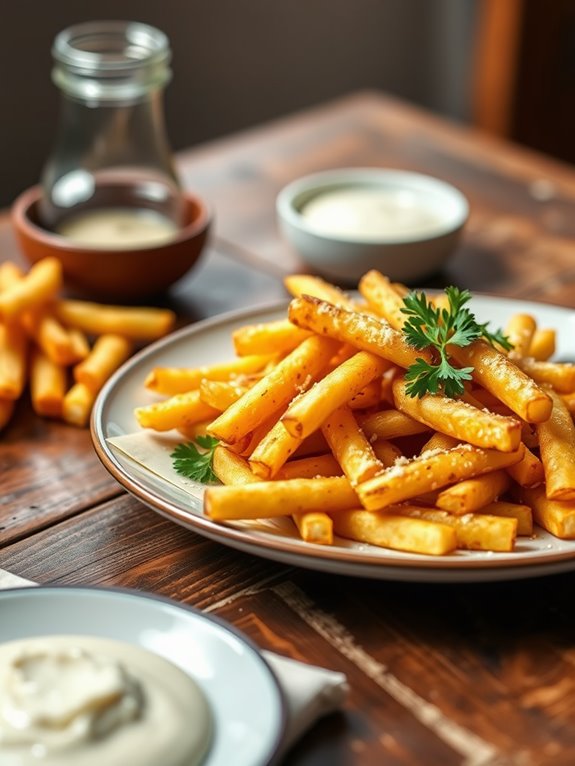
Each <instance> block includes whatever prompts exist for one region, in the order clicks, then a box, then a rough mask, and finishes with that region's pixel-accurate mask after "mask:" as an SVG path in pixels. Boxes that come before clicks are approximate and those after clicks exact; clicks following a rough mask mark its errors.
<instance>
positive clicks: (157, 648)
mask: <svg viewBox="0 0 575 766" xmlns="http://www.w3.org/2000/svg"><path fill="white" fill-rule="evenodd" d="M0 612H1V614H2V621H1V623H0V643H2V642H7V641H15V640H17V639H23V638H33V637H36V636H49V635H83V636H94V637H97V638H111V639H115V640H118V641H122V642H126V643H129V644H135V645H137V646H139V647H143V648H144V649H147V650H148V651H151V652H154V653H155V654H158V655H159V656H160V657H164V658H166V659H167V660H169V661H170V662H172V663H173V664H175V665H176V666H178V667H179V668H180V669H182V670H183V671H184V672H186V673H188V674H189V675H190V676H191V677H192V679H193V680H194V681H195V682H196V683H197V684H198V685H199V687H200V688H201V690H202V692H203V693H204V695H205V697H206V699H207V702H208V704H209V707H210V710H211V713H212V715H213V719H214V735H213V741H212V744H211V746H210V749H209V751H208V753H207V754H206V756H205V757H204V760H203V761H202V766H228V765H229V764H231V763H233V764H234V766H265V765H266V764H268V763H269V762H270V760H271V759H272V758H273V757H274V756H275V754H276V753H277V752H278V749H279V747H280V743H281V739H282V736H283V733H284V730H285V721H286V708H285V702H284V698H283V695H282V693H281V691H280V689H279V686H278V683H277V681H276V678H275V676H274V674H273V672H272V671H271V669H270V667H269V666H268V664H267V663H266V661H265V660H264V659H263V657H262V656H261V655H260V653H259V652H258V650H257V649H256V647H255V646H253V645H252V644H251V642H250V641H248V640H247V639H246V638H245V636H243V635H242V634H240V633H239V632H238V631H236V630H235V629H234V628H232V627H231V626H230V625H228V624H227V623H225V622H223V621H221V620H219V619H218V618H214V617H212V616H207V615H204V614H202V613H201V612H198V611H196V610H195V609H192V608H190V607H185V606H182V605H180V604H177V603H175V602H173V601H170V600H168V599H165V598H160V597H157V596H150V595H145V594H142V593H138V592H136V591H129V590H120V589H107V588H91V587H66V586H64V587H56V586H54V587H52V586H47V587H44V586H42V587H31V588H18V589H13V590H2V591H0ZM0 760H1V758H0Z"/></svg>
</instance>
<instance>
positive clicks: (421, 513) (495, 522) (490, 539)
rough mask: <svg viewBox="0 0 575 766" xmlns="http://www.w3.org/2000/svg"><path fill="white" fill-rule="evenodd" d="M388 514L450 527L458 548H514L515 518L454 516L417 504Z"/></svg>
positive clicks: (479, 514) (472, 515)
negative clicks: (396, 514)
mask: <svg viewBox="0 0 575 766" xmlns="http://www.w3.org/2000/svg"><path fill="white" fill-rule="evenodd" d="M390 513H399V514H401V515H402V516H408V517H409V518H411V519H423V520H425V521H434V522H436V523H439V524H447V525H448V526H450V527H453V529H454V530H455V535H456V538H457V547H458V548H465V549H467V550H474V551H500V552H509V551H512V550H513V547H514V545H515V538H516V537H517V519H515V518H506V517H503V516H487V515H485V514H484V513H467V514H465V515H462V516H455V515H453V514H451V513H448V512H447V511H437V510H434V509H433V508H420V507H418V506H413V505H412V506H403V507H402V506H398V507H394V508H393V509H391V510H390Z"/></svg>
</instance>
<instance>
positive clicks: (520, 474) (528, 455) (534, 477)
mask: <svg viewBox="0 0 575 766" xmlns="http://www.w3.org/2000/svg"><path fill="white" fill-rule="evenodd" d="M505 470H506V471H507V473H508V474H509V476H511V478H512V479H514V480H515V481H516V482H517V484H519V485H520V486H521V487H537V486H539V484H541V483H542V482H543V481H545V472H544V470H543V463H542V462H541V460H539V458H538V457H537V456H536V455H534V454H533V453H532V452H531V450H530V449H529V448H528V447H525V454H524V456H523V458H522V459H521V460H520V461H519V462H518V463H515V465H510V466H508V467H507V468H506V469H505Z"/></svg>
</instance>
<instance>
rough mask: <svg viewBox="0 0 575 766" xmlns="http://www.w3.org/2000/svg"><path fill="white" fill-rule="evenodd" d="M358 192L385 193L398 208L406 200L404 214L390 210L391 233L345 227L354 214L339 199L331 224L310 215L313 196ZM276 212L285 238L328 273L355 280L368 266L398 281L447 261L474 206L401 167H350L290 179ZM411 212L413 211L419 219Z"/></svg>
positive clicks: (453, 190)
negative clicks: (423, 218) (349, 214)
mask: <svg viewBox="0 0 575 766" xmlns="http://www.w3.org/2000/svg"><path fill="white" fill-rule="evenodd" d="M357 190H360V191H361V192H366V191H367V192H370V193H371V192H373V191H375V190H377V191H381V192H383V193H384V194H385V197H386V200H388V199H393V200H395V202H394V205H396V204H397V200H401V205H403V207H402V208H401V209H400V210H399V212H397V211H396V210H395V209H390V210H388V211H387V218H388V228H387V230H386V228H385V227H384V229H383V230H382V231H379V232H373V231H371V232H369V231H367V229H364V228H360V229H357V228H356V232H357V233H353V232H350V231H345V229H344V228H343V227H342V226H341V222H342V220H343V219H347V217H348V213H349V212H350V210H349V209H346V208H345V205H347V204H348V202H349V200H348V201H342V200H341V199H340V201H339V207H338V209H337V211H335V212H334V215H333V217H331V218H330V221H331V223H326V221H325V219H324V220H322V221H321V222H320V223H318V220H317V219H316V220H315V221H314V220H312V218H311V214H310V213H309V211H310V210H311V206H310V203H311V202H312V200H313V201H314V203H315V202H317V200H319V199H320V196H323V197H324V200H323V202H324V204H325V200H327V195H328V194H332V193H334V192H341V191H357ZM332 199H333V197H332ZM385 204H387V202H386V203H385ZM342 205H343V206H344V207H342ZM307 206H310V207H307ZM306 207H307V212H306ZM392 208H393V205H392ZM276 210H277V216H278V222H279V227H280V231H281V232H282V234H283V236H284V237H285V238H286V239H287V240H288V241H289V242H290V243H291V244H292V245H293V246H294V248H295V249H296V250H297V251H298V253H299V254H300V255H301V257H302V259H303V260H304V261H305V262H306V263H307V264H308V265H309V266H311V267H312V268H313V269H314V270H315V271H316V272H318V273H320V274H322V275H323V276H325V277H327V278H329V279H332V280H334V281H338V282H344V283H357V281H358V280H359V278H360V277H361V276H362V274H364V273H365V272H366V271H369V269H378V270H379V271H381V272H382V273H384V274H386V275H387V276H388V277H389V278H390V279H392V280H395V281H401V282H408V283H409V282H414V281H417V280H419V279H421V278H422V277H425V276H428V275H430V274H432V273H433V272H435V271H437V270H438V269H440V268H441V267H442V266H443V265H444V263H445V262H446V260H447V259H448V258H449V256H450V255H451V254H452V252H453V250H454V249H455V247H456V245H457V243H458V240H459V236H460V234H461V230H462V228H463V226H464V224H465V221H466V220H467V217H468V214H469V205H468V203H467V200H466V198H465V197H464V195H463V194H462V193H461V192H460V191H458V190H457V189H456V188H455V187H454V186H451V185H450V184H448V183H445V182H444V181H440V180H438V179H436V178H432V177H431V176H426V175H422V174H420V173H411V172H406V171H402V170H384V169H379V168H345V169H339V170H328V171H325V172H322V173H315V174H313V175H310V176H305V177H304V178H300V179H298V180H296V181H293V182H292V183H290V184H288V186H286V187H285V188H284V189H282V191H281V192H280V194H279V195H278V198H277V203H276ZM410 212H411V213H413V215H414V216H415V218H413V223H410V221H411V219H410V217H409V214H410ZM418 215H420V216H421V215H423V216H425V217H426V221H425V222H423V220H422V219H420V220H419V221H417V216H418ZM308 216H309V217H308ZM380 218H384V216H380ZM400 218H401V225H400V226H399V228H398V225H396V224H399V219H400ZM380 223H381V221H380ZM330 225H332V226H333V228H332V229H330ZM356 226H357V219H356ZM376 228H377V227H376Z"/></svg>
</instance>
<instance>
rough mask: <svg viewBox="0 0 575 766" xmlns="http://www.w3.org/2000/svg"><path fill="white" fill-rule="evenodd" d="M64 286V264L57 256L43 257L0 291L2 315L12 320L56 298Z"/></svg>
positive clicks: (0, 313)
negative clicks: (18, 278) (23, 274)
mask: <svg viewBox="0 0 575 766" xmlns="http://www.w3.org/2000/svg"><path fill="white" fill-rule="evenodd" d="M61 286H62V265H61V263H60V261H59V260H58V259H57V258H52V257H48V258H43V259H42V260H41V261H38V262H37V263H35V264H34V265H33V266H32V268H31V269H30V271H29V272H28V273H27V274H26V275H25V276H24V277H22V279H20V280H19V281H17V282H14V283H13V284H11V285H10V286H9V287H7V288H6V289H4V290H2V292H0V316H2V317H4V319H5V320H12V319H14V318H15V317H16V316H19V315H21V314H23V313H24V312H25V311H29V310H30V309H35V308H37V307H38V306H41V305H42V304H44V303H46V302H47V301H49V300H50V299H52V298H54V297H55V295H56V293H57V292H58V290H59V289H60V287H61Z"/></svg>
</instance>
